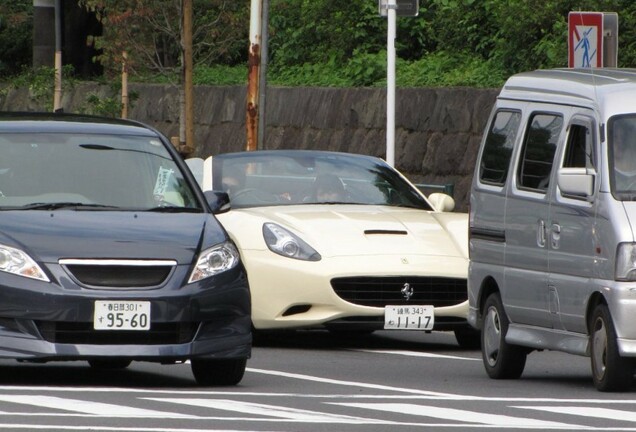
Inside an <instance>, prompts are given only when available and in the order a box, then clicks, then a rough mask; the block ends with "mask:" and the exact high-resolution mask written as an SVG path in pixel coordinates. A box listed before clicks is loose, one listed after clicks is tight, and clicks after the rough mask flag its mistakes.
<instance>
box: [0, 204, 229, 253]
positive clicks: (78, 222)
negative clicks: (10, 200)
mask: <svg viewBox="0 0 636 432" xmlns="http://www.w3.org/2000/svg"><path fill="white" fill-rule="evenodd" d="M216 224H217V222H216V221H215V220H214V218H213V217H212V216H211V215H209V214H205V213H197V214H186V213H178V214H166V213H151V212H105V211H77V212H75V211H59V210H58V211H53V212H48V211H3V212H0V243H3V244H6V245H9V246H13V247H16V248H19V249H22V250H24V251H26V252H27V253H28V254H30V255H31V256H32V257H33V258H34V259H35V260H36V261H41V262H48V263H52V262H57V261H58V259H60V258H111V259H117V258H121V259H134V258H145V259H174V260H177V262H178V263H180V264H182V263H187V264H190V263H191V262H192V260H193V257H194V254H195V253H197V252H198V246H199V245H200V244H201V243H202V236H203V234H204V230H205V227H206V225H212V226H216ZM208 231H210V230H208ZM212 231H216V232H218V233H219V234H220V235H221V236H222V235H223V231H222V230H221V229H217V230H212ZM221 240H222V239H216V241H221Z"/></svg>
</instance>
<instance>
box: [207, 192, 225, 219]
mask: <svg viewBox="0 0 636 432" xmlns="http://www.w3.org/2000/svg"><path fill="white" fill-rule="evenodd" d="M203 195H205V198H206V199H207V201H208V205H209V206H210V208H211V209H212V213H214V214H220V213H225V212H227V211H229V210H230V209H231V208H232V207H231V206H230V197H229V195H228V194H227V192H223V191H217V190H211V191H205V192H203Z"/></svg>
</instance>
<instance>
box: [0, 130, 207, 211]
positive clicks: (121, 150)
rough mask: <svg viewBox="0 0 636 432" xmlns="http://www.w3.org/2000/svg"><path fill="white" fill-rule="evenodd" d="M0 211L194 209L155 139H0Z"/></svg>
mask: <svg viewBox="0 0 636 432" xmlns="http://www.w3.org/2000/svg"><path fill="white" fill-rule="evenodd" d="M0 155H1V156H0V210H6V209H41V210H54V209H74V210H109V209H122V210H148V209H157V208H174V207H176V208H183V209H197V208H199V207H200V206H199V204H198V202H197V200H196V198H195V194H194V193H193V191H192V189H191V188H190V186H189V185H188V183H187V182H186V181H185V179H184V177H183V175H182V173H181V171H180V169H179V167H178V166H177V164H176V163H175V162H174V160H173V159H172V156H171V155H170V153H169V152H168V151H167V150H166V148H165V147H164V144H163V143H162V142H161V141H160V140H159V139H158V138H156V137H151V136H128V135H110V134H73V133H32V132H27V133H5V134H0Z"/></svg>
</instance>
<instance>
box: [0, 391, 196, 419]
mask: <svg viewBox="0 0 636 432" xmlns="http://www.w3.org/2000/svg"><path fill="white" fill-rule="evenodd" d="M0 401H4V402H10V403H17V404H23V405H32V406H38V407H46V408H53V409H59V410H64V411H71V412H79V413H84V414H91V415H93V416H96V417H135V418H182V419H192V418H196V417H194V416H190V415H185V414H177V413H169V412H162V411H154V410H148V409H142V408H132V407H127V406H123V405H113V404H107V403H102V402H90V401H84V400H78V399H66V398H59V397H55V396H31V395H0ZM6 414H8V413H6Z"/></svg>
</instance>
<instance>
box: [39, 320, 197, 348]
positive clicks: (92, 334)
mask: <svg viewBox="0 0 636 432" xmlns="http://www.w3.org/2000/svg"><path fill="white" fill-rule="evenodd" d="M35 324H36V326H37V328H38V330H39V331H40V334H41V335H42V337H43V338H44V339H45V340H46V341H47V342H52V343H69V344H88V345H171V344H183V343H188V342H191V341H192V339H193V338H194V335H195V333H196V331H197V329H198V328H199V324H198V323H193V322H178V323H152V324H151V326H150V330H95V329H93V323H90V322H89V323H86V322H81V323H77V322H60V321H36V323H35Z"/></svg>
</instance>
